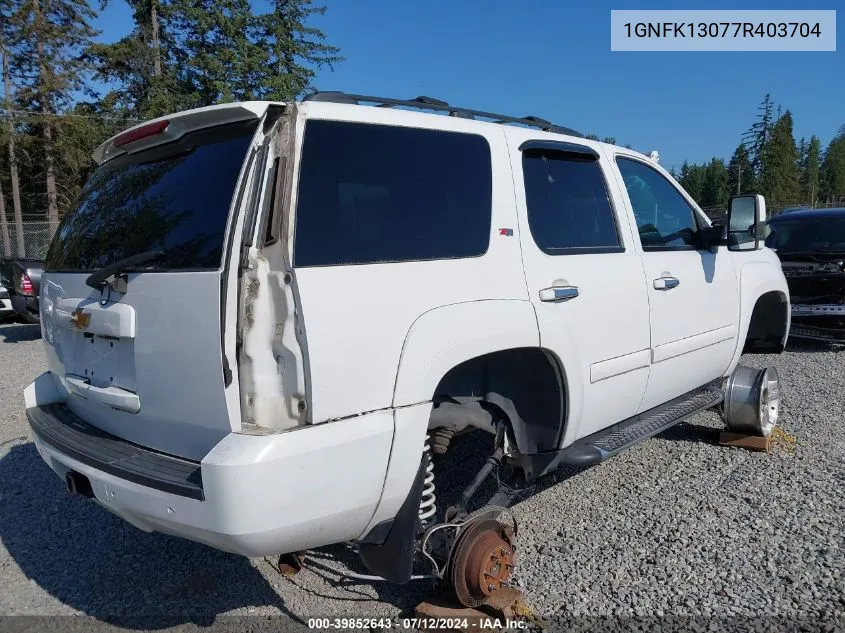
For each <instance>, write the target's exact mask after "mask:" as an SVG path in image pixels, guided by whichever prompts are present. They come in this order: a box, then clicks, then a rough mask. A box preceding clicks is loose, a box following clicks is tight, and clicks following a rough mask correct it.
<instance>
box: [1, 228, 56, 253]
mask: <svg viewBox="0 0 845 633" xmlns="http://www.w3.org/2000/svg"><path fill="white" fill-rule="evenodd" d="M21 226H22V228H23V230H22V231H21V233H20V239H18V238H19V236H18V230H17V226H16V225H15V223H14V222H9V223H8V233H9V241H8V242H6V236H5V235H4V234H0V256H2V257H24V258H27V259H44V258H45V257H46V256H47V249H48V248H49V246H50V240H51V239H53V230H52V229H51V228H50V223H49V222H47V221H46V220H34V221H32V220H31V221H26V222H23V223H22V225H21Z"/></svg>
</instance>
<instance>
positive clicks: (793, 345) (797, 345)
mask: <svg viewBox="0 0 845 633" xmlns="http://www.w3.org/2000/svg"><path fill="white" fill-rule="evenodd" d="M843 350H845V343H834V342H830V343H828V342H826V341H815V340H813V339H806V338H789V339H787V341H786V351H787V352H799V353H801V354H820V353H827V354H830V353H831V352H834V353H835V352H841V351H843Z"/></svg>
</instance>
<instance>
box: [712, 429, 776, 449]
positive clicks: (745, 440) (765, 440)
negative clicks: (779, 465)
mask: <svg viewBox="0 0 845 633" xmlns="http://www.w3.org/2000/svg"><path fill="white" fill-rule="evenodd" d="M719 444H721V445H723V446H735V447H737V448H747V449H749V450H752V451H765V452H768V451H769V450H771V447H772V436H771V435H770V436H769V437H761V436H759V435H746V434H744V433H731V432H730V431H722V432H721V434H720V435H719Z"/></svg>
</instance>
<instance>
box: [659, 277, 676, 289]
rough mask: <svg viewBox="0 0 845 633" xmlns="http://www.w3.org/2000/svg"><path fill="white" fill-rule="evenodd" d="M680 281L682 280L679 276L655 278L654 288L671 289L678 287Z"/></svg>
mask: <svg viewBox="0 0 845 633" xmlns="http://www.w3.org/2000/svg"><path fill="white" fill-rule="evenodd" d="M680 283H681V280H680V279H678V278H677V277H658V278H657V279H655V280H654V289H655V290H671V289H672V288H677V287H678V285H680Z"/></svg>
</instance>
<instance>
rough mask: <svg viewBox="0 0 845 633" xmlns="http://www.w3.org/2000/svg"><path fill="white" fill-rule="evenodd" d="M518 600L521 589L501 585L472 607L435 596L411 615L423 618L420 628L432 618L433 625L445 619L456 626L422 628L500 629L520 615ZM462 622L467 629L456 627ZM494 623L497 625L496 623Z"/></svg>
mask: <svg viewBox="0 0 845 633" xmlns="http://www.w3.org/2000/svg"><path fill="white" fill-rule="evenodd" d="M521 602H522V592H521V591H520V590H519V589H514V588H513V587H502V588H501V589H499V590H497V591H494V592H493V593H491V594H490V595H489V596H488V597H487V599H486V600H485V601H484V602H483V603H482V604H481V605H479V606H478V608H475V609H473V608H470V607H465V606H463V605H461V604H460V603H459V602H458V601H457V600H455V599H454V598H451V597H437V598H431V599H430V600H426V601H425V602H421V603H420V604H418V605H417V607H416V609H415V610H414V615H415V617H417V618H419V619H420V620H422V622H420V626H421V627H424V626H425V623H426V621H431V622H432V626H435V627H436V626H438V625H440V626H441V627H442V622H444V621H449V623H450V624H451V623H454V624H455V625H456V627H455V628H452V629H444V628H437V629H428V628H421V630H423V631H428V630H431V631H432V632H434V631H435V630H437V631H450V630H451V631H457V632H463V631H465V630H466V631H503V630H505V628H506V625H507V622H513V621H514V620H515V619H517V617H519V616H518V613H517V611H518V607H517V605H519V604H521ZM463 621H466V622H467V624H468V628H467V629H463V628H460V627H459V623H462V622H463ZM497 624H498V626H496V625H497Z"/></svg>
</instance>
